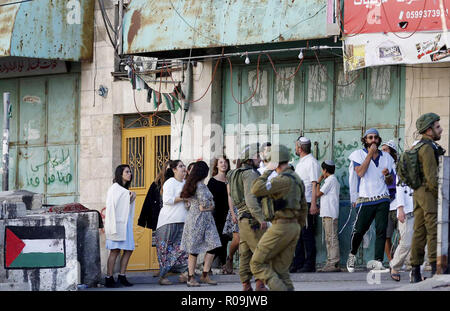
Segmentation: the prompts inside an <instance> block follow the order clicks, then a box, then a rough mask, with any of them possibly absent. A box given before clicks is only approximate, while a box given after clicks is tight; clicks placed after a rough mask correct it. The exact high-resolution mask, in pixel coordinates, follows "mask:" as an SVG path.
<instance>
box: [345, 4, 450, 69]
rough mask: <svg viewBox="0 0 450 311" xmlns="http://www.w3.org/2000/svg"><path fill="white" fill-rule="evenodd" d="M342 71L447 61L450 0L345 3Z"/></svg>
mask: <svg viewBox="0 0 450 311" xmlns="http://www.w3.org/2000/svg"><path fill="white" fill-rule="evenodd" d="M344 5H345V16H344V46H343V49H344V51H343V54H344V68H345V71H352V70H357V69H360V68H364V67H371V66H382V65H395V64H423V63H437V62H449V61H450V44H449V42H450V37H449V34H448V31H447V29H448V28H447V26H450V15H449V8H450V0H345V1H344Z"/></svg>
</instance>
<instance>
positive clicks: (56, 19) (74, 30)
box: [0, 0, 95, 61]
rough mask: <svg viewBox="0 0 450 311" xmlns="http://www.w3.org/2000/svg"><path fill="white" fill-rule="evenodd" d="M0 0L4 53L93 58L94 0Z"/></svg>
mask: <svg viewBox="0 0 450 311" xmlns="http://www.w3.org/2000/svg"><path fill="white" fill-rule="evenodd" d="M14 2H17V1H15V0H3V1H2V0H0V4H4V6H0V57H3V56H20V57H32V58H45V59H61V60H67V61H91V60H92V54H93V39H94V30H93V29H94V4H95V2H94V0H70V1H67V0H39V1H31V2H23V3H17V4H13V3H14Z"/></svg>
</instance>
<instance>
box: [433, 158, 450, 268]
mask: <svg viewBox="0 0 450 311" xmlns="http://www.w3.org/2000/svg"><path fill="white" fill-rule="evenodd" d="M441 158H442V160H441V163H440V168H439V197H438V219H437V258H436V264H437V267H436V268H437V273H438V274H448V273H450V271H449V234H450V232H449V220H450V218H449V206H450V197H449V196H450V157H448V156H447V157H441Z"/></svg>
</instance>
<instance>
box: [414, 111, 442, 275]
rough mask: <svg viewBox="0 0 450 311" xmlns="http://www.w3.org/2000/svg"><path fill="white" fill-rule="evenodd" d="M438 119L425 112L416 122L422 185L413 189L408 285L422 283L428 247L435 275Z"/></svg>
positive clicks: (439, 133) (440, 152)
mask: <svg viewBox="0 0 450 311" xmlns="http://www.w3.org/2000/svg"><path fill="white" fill-rule="evenodd" d="M439 120H440V117H439V116H438V115H437V114H435V113H426V114H424V115H422V116H420V117H419V119H417V121H416V128H417V131H418V132H419V133H420V134H422V138H421V140H420V142H419V143H421V142H422V143H423V144H422V146H421V147H419V148H420V149H419V151H418V161H419V164H420V167H421V174H422V176H421V177H422V178H421V179H422V186H420V187H419V188H417V189H416V190H414V194H413V198H414V234H413V240H412V244H411V266H412V270H411V280H410V281H411V282H412V283H416V282H420V281H421V280H422V276H421V274H420V265H422V263H423V259H424V255H425V245H427V246H428V258H429V262H430V265H431V271H432V272H431V273H432V274H433V275H434V274H435V273H436V254H437V253H436V248H437V204H438V203H437V199H438V167H439V156H440V155H443V154H444V153H445V151H444V150H443V149H442V148H441V147H440V146H439V145H438V144H436V143H435V141H438V140H439V139H440V138H441V133H442V128H441V126H440V124H439Z"/></svg>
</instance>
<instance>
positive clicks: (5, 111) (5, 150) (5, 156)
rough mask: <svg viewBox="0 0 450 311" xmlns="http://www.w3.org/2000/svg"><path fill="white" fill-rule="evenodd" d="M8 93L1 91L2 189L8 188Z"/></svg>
mask: <svg viewBox="0 0 450 311" xmlns="http://www.w3.org/2000/svg"><path fill="white" fill-rule="evenodd" d="M10 95H11V94H10V93H9V92H5V93H3V161H2V172H3V176H2V182H3V183H2V190H3V191H8V189H9V109H10V101H9V99H10Z"/></svg>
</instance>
